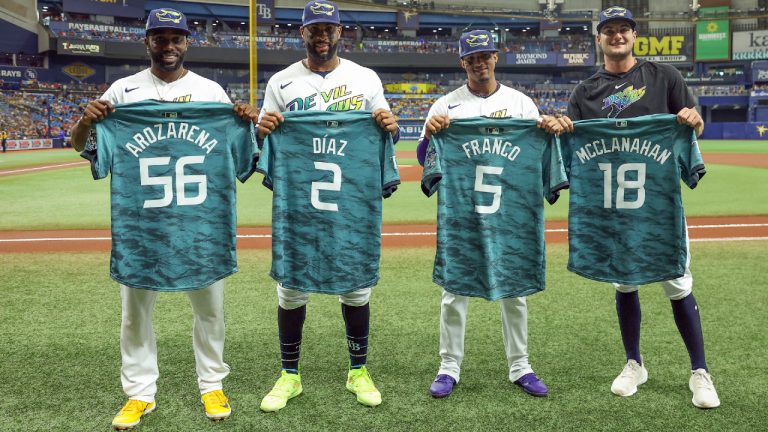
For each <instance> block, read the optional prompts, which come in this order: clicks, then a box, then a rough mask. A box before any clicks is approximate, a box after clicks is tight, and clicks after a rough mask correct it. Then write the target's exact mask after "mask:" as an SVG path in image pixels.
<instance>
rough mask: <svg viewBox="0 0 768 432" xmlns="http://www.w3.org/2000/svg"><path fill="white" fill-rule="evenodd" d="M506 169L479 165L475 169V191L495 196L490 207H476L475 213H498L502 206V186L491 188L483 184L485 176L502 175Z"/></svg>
mask: <svg viewBox="0 0 768 432" xmlns="http://www.w3.org/2000/svg"><path fill="white" fill-rule="evenodd" d="M502 171H504V168H501V167H492V166H484V165H478V166H477V167H475V191H477V192H488V193H492V194H493V202H492V203H491V205H489V206H481V205H475V212H477V213H480V214H491V213H496V212H497V211H498V210H499V206H500V205H501V186H491V185H487V184H485V183H483V175H484V174H493V175H501V172H502Z"/></svg>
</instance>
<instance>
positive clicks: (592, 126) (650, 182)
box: [561, 114, 706, 285]
mask: <svg viewBox="0 0 768 432" xmlns="http://www.w3.org/2000/svg"><path fill="white" fill-rule="evenodd" d="M561 140H562V141H561V144H562V146H563V159H564V161H565V166H566V171H567V172H568V178H569V180H570V183H571V194H570V208H569V211H568V238H569V243H570V256H569V260H568V269H569V270H571V271H573V272H575V273H578V274H580V275H582V276H584V277H587V278H590V279H594V280H599V281H606V282H614V283H620V284H628V285H641V284H647V283H651V282H657V281H665V280H671V279H676V278H678V277H680V276H682V275H683V274H684V273H685V264H686V258H687V256H688V246H687V229H686V224H685V215H684V212H683V203H682V198H681V195H680V179H681V178H682V180H683V181H684V182H685V184H686V185H688V187H690V188H691V189H693V188H695V187H696V185H697V184H698V182H699V180H700V179H701V177H703V176H704V174H705V172H706V171H705V169H704V161H703V160H702V158H701V153H700V152H699V147H698V143H697V141H696V136H695V134H694V132H693V130H692V129H691V128H690V127H688V126H684V125H680V124H678V123H677V120H676V116H674V115H672V114H654V115H648V116H642V117H636V118H627V119H596V120H581V121H577V122H574V133H573V134H563V135H562V136H561Z"/></svg>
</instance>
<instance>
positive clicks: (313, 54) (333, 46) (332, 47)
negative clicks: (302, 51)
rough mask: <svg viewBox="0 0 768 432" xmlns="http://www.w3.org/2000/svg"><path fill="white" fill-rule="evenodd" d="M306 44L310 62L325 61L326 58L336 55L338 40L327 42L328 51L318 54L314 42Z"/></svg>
mask: <svg viewBox="0 0 768 432" xmlns="http://www.w3.org/2000/svg"><path fill="white" fill-rule="evenodd" d="M306 46H307V56H309V58H310V59H312V62H314V63H325V62H327V61H328V60H330V59H332V58H333V57H334V56H335V55H336V51H337V50H338V49H339V42H338V41H337V42H336V43H331V42H330V41H329V42H328V51H327V52H325V53H323V54H319V53H318V52H317V51H316V50H315V47H314V44H311V45H310V44H306Z"/></svg>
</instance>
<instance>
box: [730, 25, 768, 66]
mask: <svg viewBox="0 0 768 432" xmlns="http://www.w3.org/2000/svg"><path fill="white" fill-rule="evenodd" d="M733 59H734V60H763V59H768V30H757V31H746V32H733Z"/></svg>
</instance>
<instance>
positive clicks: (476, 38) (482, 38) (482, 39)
mask: <svg viewBox="0 0 768 432" xmlns="http://www.w3.org/2000/svg"><path fill="white" fill-rule="evenodd" d="M489 40H490V39H489V38H488V35H487V34H478V35H470V36H469V37H467V45H469V46H471V47H476V46H488V41H489Z"/></svg>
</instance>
